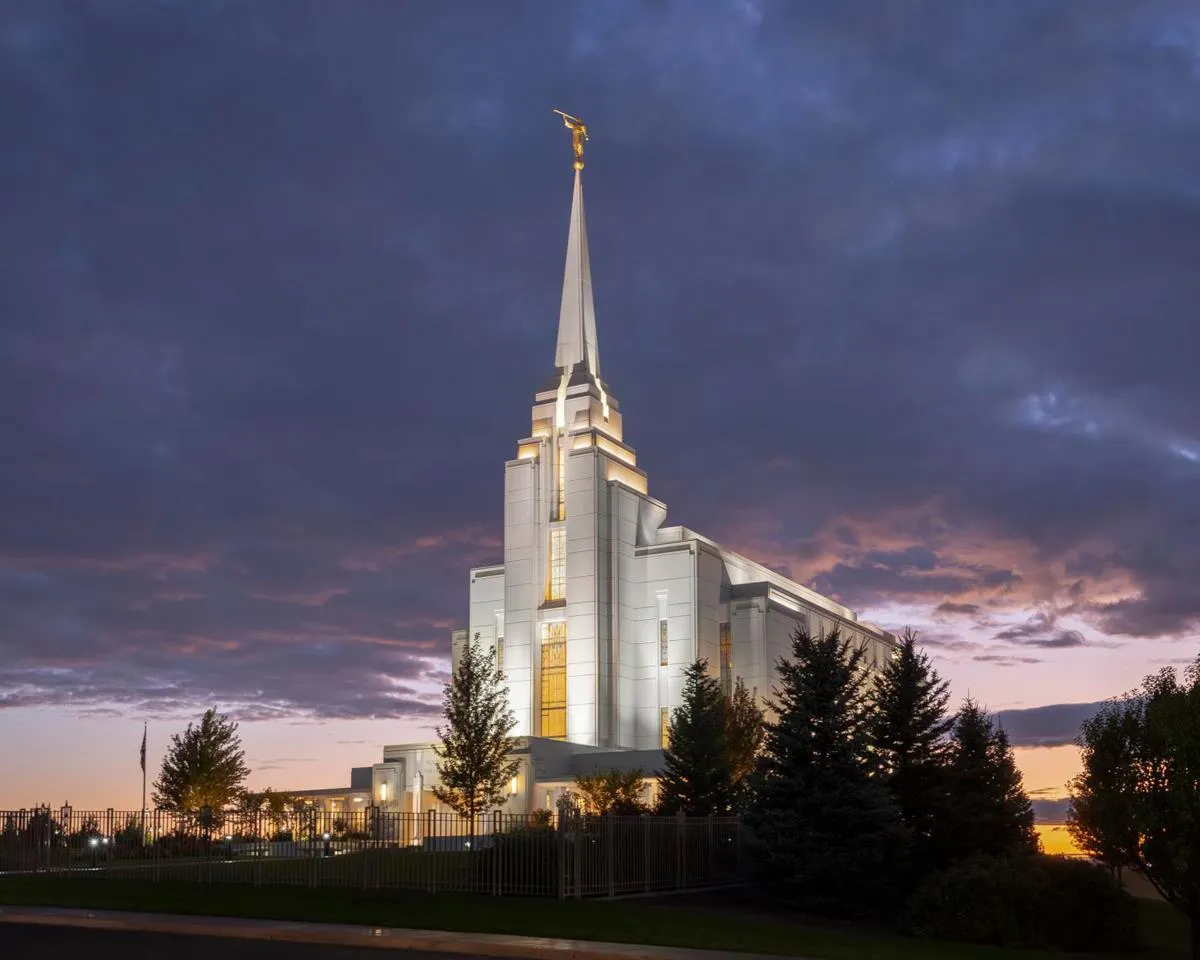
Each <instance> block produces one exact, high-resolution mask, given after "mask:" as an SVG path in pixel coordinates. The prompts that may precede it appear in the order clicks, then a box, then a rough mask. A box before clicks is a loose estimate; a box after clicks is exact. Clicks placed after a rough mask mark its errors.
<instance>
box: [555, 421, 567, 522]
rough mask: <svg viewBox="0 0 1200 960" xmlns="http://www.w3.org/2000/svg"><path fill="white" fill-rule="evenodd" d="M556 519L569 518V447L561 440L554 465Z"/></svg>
mask: <svg viewBox="0 0 1200 960" xmlns="http://www.w3.org/2000/svg"><path fill="white" fill-rule="evenodd" d="M554 472H555V477H554V490H555V497H556V499H555V502H554V517H553V519H555V520H564V519H566V516H567V446H566V444H565V443H564V442H563V441H562V440H561V439H560V440H559V442H558V458H557V459H556V460H555V464H554Z"/></svg>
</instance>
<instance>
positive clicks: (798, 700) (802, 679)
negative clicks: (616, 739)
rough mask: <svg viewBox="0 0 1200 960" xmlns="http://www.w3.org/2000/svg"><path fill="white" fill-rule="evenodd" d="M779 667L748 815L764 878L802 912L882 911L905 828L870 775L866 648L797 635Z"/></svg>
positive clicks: (834, 636) (832, 637) (833, 637)
mask: <svg viewBox="0 0 1200 960" xmlns="http://www.w3.org/2000/svg"><path fill="white" fill-rule="evenodd" d="M778 671H779V680H778V683H777V684H776V686H775V688H774V690H773V697H772V700H773V703H772V706H773V708H774V712H775V715H776V718H777V719H776V720H774V721H773V722H768V723H767V725H766V728H767V735H766V742H765V744H764V747H763V753H762V757H761V760H760V762H759V767H758V770H757V772H756V774H755V800H754V803H753V805H752V806H751V807H750V811H749V813H748V815H747V825H748V826H749V828H750V832H751V835H752V837H753V838H754V846H755V848H756V852H757V858H756V859H757V862H758V864H759V866H760V869H761V874H760V877H759V879H760V881H761V882H762V884H763V885H764V887H765V888H766V889H767V890H768V891H770V893H771V894H772V895H774V896H776V897H778V898H780V899H782V900H784V901H785V902H788V903H790V904H791V905H792V906H794V907H796V908H799V909H803V910H807V911H811V912H814V913H823V914H827V915H834V916H837V915H843V916H854V915H857V914H861V913H873V914H878V913H879V911H880V907H881V905H886V904H888V903H890V902H892V899H893V894H894V893H895V892H896V883H897V882H898V877H897V874H896V869H895V868H896V865H897V863H898V861H899V858H900V856H901V854H902V852H903V848H904V841H905V831H904V827H903V825H902V824H901V823H900V819H899V815H898V812H897V810H896V808H895V806H894V805H893V803H892V801H891V799H890V798H889V797H888V795H887V791H886V790H885V789H884V787H883V785H882V784H881V783H880V782H879V781H878V780H877V779H875V778H873V777H872V776H871V767H872V763H871V761H870V751H869V749H868V742H867V736H866V714H867V706H866V693H865V684H866V677H867V670H866V666H865V663H864V654H863V651H862V650H861V649H859V648H855V647H853V646H852V645H851V643H850V642H849V641H848V640H843V639H842V638H841V636H840V634H839V633H838V631H837V630H833V631H831V632H830V633H829V634H827V635H826V636H824V637H819V638H815V637H813V636H811V635H810V634H809V633H808V632H807V631H805V630H797V631H796V632H795V633H794V634H793V635H792V656H791V658H790V659H784V658H781V659H780V660H779V662H778ZM866 891H870V892H871V896H869V897H868V896H865V895H864V894H865V892H866Z"/></svg>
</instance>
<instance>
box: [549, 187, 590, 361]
mask: <svg viewBox="0 0 1200 960" xmlns="http://www.w3.org/2000/svg"><path fill="white" fill-rule="evenodd" d="M581 165H582V164H581ZM577 364H584V365H585V368H586V370H587V372H588V373H589V374H591V377H592V379H593V380H599V379H600V351H599V349H598V347H597V344H596V307H595V304H594V303H593V302H592V268H591V264H590V263H589V261H588V242H587V219H586V218H585V217H584V213H583V179H582V174H581V172H580V171H579V170H578V169H577V170H576V171H575V191H574V194H573V195H572V197H571V226H570V228H569V229H568V231H567V267H566V271H565V272H564V274H563V291H562V307H561V309H560V310H559V314H558V346H557V348H556V349H555V352H554V365H555V366H556V367H558V368H559V369H560V370H561V371H563V372H564V373H566V374H568V375H569V374H570V373H571V372H572V371H573V368H574V367H575V366H576V365H577Z"/></svg>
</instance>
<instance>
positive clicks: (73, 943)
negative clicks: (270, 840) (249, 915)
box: [0, 923, 477, 960]
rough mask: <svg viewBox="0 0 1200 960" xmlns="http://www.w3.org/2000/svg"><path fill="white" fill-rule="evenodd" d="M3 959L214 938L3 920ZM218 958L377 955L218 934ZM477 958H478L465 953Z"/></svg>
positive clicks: (182, 944) (135, 949)
mask: <svg viewBox="0 0 1200 960" xmlns="http://www.w3.org/2000/svg"><path fill="white" fill-rule="evenodd" d="M0 936H3V943H4V948H3V949H4V957H5V960H47V958H49V957H119V958H120V960H162V958H163V957H170V958H171V960H213V938H212V937H203V936H189V935H187V934H179V933H144V932H141V931H136V930H90V929H87V928H85V927H68V926H51V925H49V924H44V923H40V924H23V923H6V924H5V925H4V927H3V928H2V929H0ZM220 957H221V960H378V958H379V957H380V953H379V951H378V950H372V949H371V948H370V947H343V946H338V945H336V944H326V943H287V942H284V941H279V940H222V941H221V945H220ZM404 957H405V960H463V955H462V954H457V955H456V954H441V953H406V954H405V955H404ZM466 960H477V958H474V957H472V958H466Z"/></svg>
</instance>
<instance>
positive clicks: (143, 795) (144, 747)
mask: <svg viewBox="0 0 1200 960" xmlns="http://www.w3.org/2000/svg"><path fill="white" fill-rule="evenodd" d="M145 842H146V722H145V721H142V843H143V844H145Z"/></svg>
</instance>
